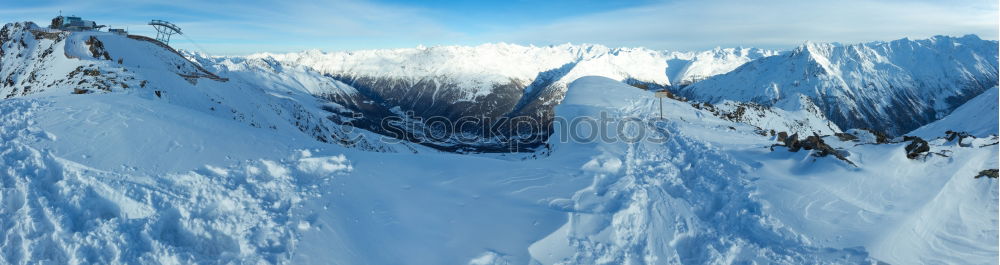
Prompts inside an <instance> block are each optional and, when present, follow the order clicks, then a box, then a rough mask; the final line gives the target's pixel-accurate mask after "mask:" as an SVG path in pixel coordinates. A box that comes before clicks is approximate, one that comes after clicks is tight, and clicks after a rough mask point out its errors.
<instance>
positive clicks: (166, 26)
mask: <svg viewBox="0 0 1000 265" xmlns="http://www.w3.org/2000/svg"><path fill="white" fill-rule="evenodd" d="M149 25H152V26H153V28H155V29H156V40H158V41H161V42H163V43H170V36H171V35H174V34H183V33H181V28H180V27H178V26H177V25H174V24H173V23H170V22H167V21H163V20H159V19H154V20H152V21H150V22H149Z"/></svg>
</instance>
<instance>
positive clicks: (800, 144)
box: [771, 132, 857, 166]
mask: <svg viewBox="0 0 1000 265" xmlns="http://www.w3.org/2000/svg"><path fill="white" fill-rule="evenodd" d="M778 141H779V142H782V144H783V145H779V144H776V145H772V146H771V148H772V150H773V148H774V146H785V147H787V148H788V151H789V152H798V151H799V150H800V149H805V150H816V151H815V152H813V153H812V155H813V156H815V157H825V156H829V155H833V156H834V157H836V158H837V159H840V160H843V161H844V162H847V163H848V164H851V165H852V166H857V165H855V164H854V162H851V160H848V159H847V156H845V155H844V153H843V152H841V151H838V150H837V149H834V148H833V147H832V146H830V145H829V144H827V143H826V142H825V141H823V137H822V136H819V135H818V134H813V135H812V136H809V137H806V138H805V139H804V140H799V134H797V133H796V134H792V135H791V136H788V133H786V132H779V133H778Z"/></svg>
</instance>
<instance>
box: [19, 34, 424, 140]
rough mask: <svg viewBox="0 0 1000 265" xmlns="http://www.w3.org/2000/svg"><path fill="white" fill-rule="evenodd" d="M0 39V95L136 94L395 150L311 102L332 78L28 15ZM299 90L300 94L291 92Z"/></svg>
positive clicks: (321, 137)
mask: <svg viewBox="0 0 1000 265" xmlns="http://www.w3.org/2000/svg"><path fill="white" fill-rule="evenodd" d="M0 41H2V42H0V78H2V79H3V80H4V81H3V82H2V83H0V95H3V96H4V98H13V97H21V96H30V95H37V96H51V95H64V94H90V93H123V94H134V95H136V96H138V97H142V98H146V99H152V100H161V101H164V102H168V103H169V104H173V105H177V106H182V107H185V108H190V109H193V110H196V111H201V112H206V113H208V114H210V115H213V116H218V117H222V118H227V119H232V120H236V121H239V122H242V123H245V124H247V125H249V126H251V127H254V128H259V129H270V130H277V129H278V128H284V127H292V128H296V129H297V130H298V131H300V132H301V133H302V135H300V136H299V137H303V138H307V139H315V140H317V141H321V142H329V143H337V144H343V145H348V146H357V147H358V148H362V149H370V150H383V151H391V150H396V149H395V148H393V147H390V146H386V145H385V144H383V143H381V142H380V141H373V139H377V138H380V137H381V136H378V135H375V134H372V133H370V132H367V131H362V130H356V129H355V128H354V127H352V126H342V125H341V124H338V123H335V122H333V121H332V120H331V119H329V117H328V116H331V114H330V112H329V111H327V110H325V109H327V108H329V106H328V105H329V104H327V103H325V102H321V101H317V100H316V98H315V97H314V96H312V94H311V93H308V91H312V90H323V91H333V89H326V87H325V86H336V85H337V83H336V82H331V81H330V80H316V81H315V83H303V82H302V81H301V80H296V81H297V82H287V79H281V78H280V77H271V76H260V78H256V79H232V80H230V79H228V78H224V77H220V76H218V75H215V74H214V73H212V72H210V71H208V70H206V69H205V68H203V67H202V66H200V65H198V64H195V63H192V62H191V61H189V60H187V59H185V58H184V57H183V56H182V55H181V53H179V52H177V51H175V50H174V49H172V48H170V47H169V46H166V45H164V44H162V43H160V42H159V41H156V40H153V39H151V38H148V37H144V36H135V35H128V36H123V35H116V34H111V33H107V32H73V33H71V32H63V31H58V30H50V29H46V28H41V27H38V26H37V25H36V24H34V23H30V22H28V23H11V24H7V25H5V26H4V27H3V29H2V30H0ZM268 78H274V79H268ZM299 91H304V92H306V93H298V94H296V92H299ZM290 95H292V96H290ZM294 95H300V96H294ZM261 110H267V111H261ZM400 148H402V149H401V150H409V149H410V148H409V147H403V146H400ZM401 150H400V151H401Z"/></svg>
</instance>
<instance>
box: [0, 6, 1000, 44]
mask: <svg viewBox="0 0 1000 265" xmlns="http://www.w3.org/2000/svg"><path fill="white" fill-rule="evenodd" d="M60 10H62V11H63V13H64V14H75V15H79V16H82V17H84V18H85V19H91V20H95V21H97V22H98V23H99V24H107V25H111V26H115V27H128V28H129V30H130V31H131V32H132V33H134V34H144V35H153V34H154V32H153V29H152V28H151V27H150V26H148V25H145V22H148V21H149V20H150V19H164V20H169V21H172V22H174V23H176V24H178V25H179V26H181V28H182V29H183V30H184V32H185V35H186V36H185V37H175V39H174V40H173V41H172V43H171V44H172V45H173V46H176V47H179V48H182V49H190V50H201V51H204V52H207V53H211V54H226V55H234V54H248V53H253V52H293V51H300V50H306V49H320V50H326V51H336V50H356V49H376V48H404V47H415V46H417V45H424V46H434V45H476V44H482V43H488V42H508V43H517V44H525V45H527V44H533V45H550V44H562V43H567V42H569V43H596V44H603V45H608V46H614V47H619V46H629V47H632V46H642V47H648V48H652V49H667V50H703V49H711V48H714V47H717V46H721V47H732V46H746V47H762V48H777V49H787V48H791V47H794V46H796V45H798V44H801V43H803V42H805V41H807V40H810V41H819V42H833V41H837V42H863V41H874V40H892V39H898V38H903V37H910V38H926V37H929V36H933V35H964V34H977V35H979V36H980V37H982V38H984V39H997V35H998V26H997V20H998V6H997V2H996V1H994V0H937V1H929V0H910V1H903V0H838V1H833V0H820V1H798V0H762V1H742V0H704V1H695V0H634V1H628V0H622V1H596V0H579V1H570V0H549V1H525V0H508V1H496V0H483V1H442V0H434V1H407V0H299V1H282V0H241V1H238V0H219V1H203V0H171V1H142V0H88V1H55V0H0V18H2V20H4V22H13V21H26V20H29V21H35V22H36V23H39V24H47V23H48V21H49V19H51V18H52V17H53V16H55V15H57V14H58V12H59V11H60Z"/></svg>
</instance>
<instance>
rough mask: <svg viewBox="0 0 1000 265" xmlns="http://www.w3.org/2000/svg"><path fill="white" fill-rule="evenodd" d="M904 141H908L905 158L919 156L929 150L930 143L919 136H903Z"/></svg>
mask: <svg viewBox="0 0 1000 265" xmlns="http://www.w3.org/2000/svg"><path fill="white" fill-rule="evenodd" d="M903 139H904V140H906V141H910V144H908V145H906V158H909V159H915V158H917V157H920V155H922V154H924V153H927V152H929V151H930V150H931V147H930V145H928V144H927V141H925V140H924V139H921V138H920V137H915V136H913V137H910V136H906V137H904V138H903Z"/></svg>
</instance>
